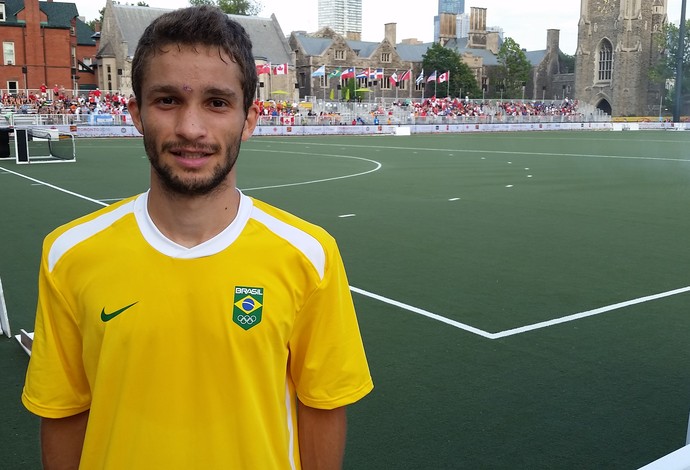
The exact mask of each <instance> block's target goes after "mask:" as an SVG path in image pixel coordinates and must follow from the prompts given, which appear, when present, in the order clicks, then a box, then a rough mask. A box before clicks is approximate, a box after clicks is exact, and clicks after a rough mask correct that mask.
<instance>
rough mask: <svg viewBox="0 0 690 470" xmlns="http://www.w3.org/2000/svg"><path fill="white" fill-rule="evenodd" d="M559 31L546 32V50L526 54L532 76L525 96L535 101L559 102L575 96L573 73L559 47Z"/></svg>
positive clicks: (550, 30)
mask: <svg viewBox="0 0 690 470" xmlns="http://www.w3.org/2000/svg"><path fill="white" fill-rule="evenodd" d="M559 44H560V31H559V30H557V29H549V30H548V31H547V32H546V49H545V50H543V51H530V52H527V53H526V55H527V60H529V62H530V63H531V64H532V67H533V68H532V74H531V76H530V79H529V80H528V82H527V93H526V95H527V96H529V97H530V98H532V99H537V100H545V99H546V100H559V99H561V100H562V99H565V98H573V97H574V94H575V71H574V70H568V69H566V67H565V64H564V63H563V62H564V61H563V59H562V52H561V50H560V47H559Z"/></svg>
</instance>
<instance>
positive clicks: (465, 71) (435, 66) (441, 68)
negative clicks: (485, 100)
mask: <svg viewBox="0 0 690 470" xmlns="http://www.w3.org/2000/svg"><path fill="white" fill-rule="evenodd" d="M422 67H423V68H424V74H425V75H426V76H427V77H428V76H429V75H430V74H431V73H433V71H434V70H436V73H437V74H438V75H440V74H442V73H444V72H446V71H447V72H450V80H449V81H448V82H445V83H437V84H436V96H437V97H439V98H443V97H446V96H450V97H453V98H455V97H463V96H469V97H470V98H478V97H481V96H482V93H481V90H480V89H479V86H478V85H477V79H476V77H475V75H474V73H472V70H471V69H470V68H469V67H468V66H467V64H465V63H464V62H463V61H462V58H461V57H460V55H459V54H458V53H457V52H455V51H454V50H452V49H446V48H445V47H443V46H441V45H440V44H438V43H437V44H434V45H433V46H431V47H430V48H429V49H428V50H427V51H426V54H424V56H423V61H422ZM433 86H434V84H433V83H428V84H427V87H433ZM427 90H428V91H427V92H426V95H427V96H431V95H432V94H433V93H434V90H433V89H429V88H428V89H427Z"/></svg>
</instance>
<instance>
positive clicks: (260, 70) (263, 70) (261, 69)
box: [256, 63, 271, 75]
mask: <svg viewBox="0 0 690 470" xmlns="http://www.w3.org/2000/svg"><path fill="white" fill-rule="evenodd" d="M256 74H257V75H263V74H269V75H270V74H271V64H270V63H267V64H258V65H257V66H256Z"/></svg>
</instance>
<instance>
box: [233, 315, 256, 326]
mask: <svg viewBox="0 0 690 470" xmlns="http://www.w3.org/2000/svg"><path fill="white" fill-rule="evenodd" d="M235 320H237V323H241V324H242V325H253V324H254V323H256V322H257V320H258V318H256V315H237V316H236V317H235Z"/></svg>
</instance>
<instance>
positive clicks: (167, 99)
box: [158, 96, 175, 104]
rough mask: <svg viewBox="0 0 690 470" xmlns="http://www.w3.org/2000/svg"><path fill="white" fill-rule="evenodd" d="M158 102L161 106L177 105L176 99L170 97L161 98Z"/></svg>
mask: <svg viewBox="0 0 690 470" xmlns="http://www.w3.org/2000/svg"><path fill="white" fill-rule="evenodd" d="M158 102H159V103H160V104H174V103H175V99H174V98H171V97H169V96H166V97H165V98H160V99H159V100H158Z"/></svg>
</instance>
